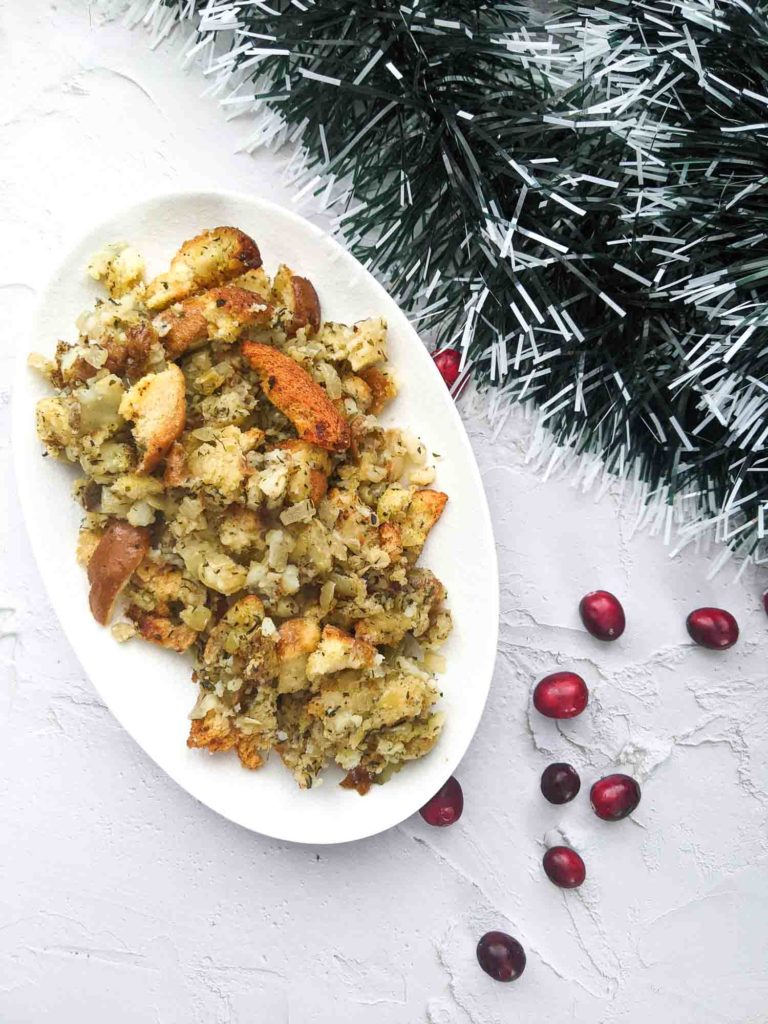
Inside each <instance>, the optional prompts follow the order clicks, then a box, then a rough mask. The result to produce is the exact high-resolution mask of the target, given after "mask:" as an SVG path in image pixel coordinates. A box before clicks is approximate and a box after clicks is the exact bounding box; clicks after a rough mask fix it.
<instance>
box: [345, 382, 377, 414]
mask: <svg viewBox="0 0 768 1024" xmlns="http://www.w3.org/2000/svg"><path fill="white" fill-rule="evenodd" d="M341 388H342V391H343V392H344V394H345V395H348V396H349V397H350V398H351V399H353V400H354V403H355V405H356V406H357V408H358V410H359V411H360V412H368V410H369V409H370V408H371V405H372V404H373V392H372V391H371V389H370V387H369V386H368V384H367V383H366V382H365V381H364V380H363V377H362V374H361V375H360V376H359V377H358V376H357V375H356V374H354V373H348V374H347V375H346V376H345V377H342V378H341Z"/></svg>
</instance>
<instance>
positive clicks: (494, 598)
mask: <svg viewBox="0 0 768 1024" xmlns="http://www.w3.org/2000/svg"><path fill="white" fill-rule="evenodd" d="M193 198H206V199H215V200H219V201H220V200H224V201H226V202H233V203H246V204H249V205H251V206H253V207H256V208H261V209H262V210H266V211H269V212H272V213H275V214H277V215H278V216H280V217H282V218H288V219H289V220H290V221H292V222H293V223H294V224H295V225H296V226H297V228H298V229H299V230H300V231H302V232H307V231H309V232H311V233H312V234H314V235H315V236H317V237H321V238H323V240H324V244H326V245H327V246H329V249H330V250H332V251H335V253H336V254H337V255H338V256H341V257H343V258H344V259H346V260H352V261H353V262H354V264H355V266H356V268H357V270H358V272H362V274H363V275H364V277H365V278H366V281H367V284H368V285H369V286H370V285H373V286H374V289H375V291H376V292H377V293H378V295H379V296H380V297H383V298H384V299H386V300H387V301H389V302H391V303H392V304H393V305H394V306H395V307H396V308H397V310H398V312H399V314H400V316H401V317H402V320H403V325H404V327H405V328H406V333H407V334H408V335H409V337H410V340H411V342H412V343H413V347H414V348H415V349H418V350H420V352H419V355H418V356H416V358H417V359H421V360H422V362H423V363H425V365H426V364H429V365H430V367H431V372H433V373H436V374H438V373H439V371H438V369H437V367H436V366H435V365H434V362H433V360H432V357H431V355H430V354H429V352H428V350H427V348H426V346H425V345H424V343H423V341H422V340H421V337H420V336H419V334H418V331H417V330H416V328H415V327H414V325H413V324H412V323H411V321H410V319H409V317H408V315H407V314H406V313H405V311H404V310H403V309H402V308H401V306H400V305H399V303H398V302H397V301H396V299H395V298H394V297H393V296H392V295H391V294H390V293H389V292H388V291H387V289H386V288H385V287H384V285H383V284H381V282H380V281H378V280H377V279H376V277H375V276H374V275H373V274H372V273H371V272H370V270H368V269H367V268H366V267H365V266H363V264H362V263H361V262H360V261H359V260H358V259H357V257H356V256H354V254H353V253H352V252H350V251H349V250H348V249H347V248H345V247H344V246H343V245H342V244H341V243H340V241H339V240H338V239H337V238H336V237H335V236H333V235H331V234H330V233H329V232H327V231H325V230H324V229H323V228H321V227H319V226H318V225H317V224H314V223H312V221H310V220H308V219H307V218H306V217H304V216H302V215H301V214H300V213H298V212H297V211H295V210H291V209H289V208H288V207H286V206H283V205H281V204H280V203H276V202H274V201H273V200H270V199H265V198H263V197H262V196H258V195H251V194H249V193H247V192H239V191H235V190H230V189H215V188H188V189H172V190H165V191H161V192H150V193H147V194H145V195H144V196H142V197H141V198H137V199H134V200H133V201H131V202H130V203H127V204H124V205H121V206H116V207H115V208H113V209H112V210H111V212H109V213H108V214H107V215H103V214H102V215H101V216H100V217H99V218H98V220H95V221H93V222H88V224H87V225H86V226H85V227H84V228H83V229H82V230H78V231H76V232H75V231H71V232H69V233H68V235H67V236H66V237H65V238H64V239H62V241H61V243H60V244H59V245H58V246H57V248H56V253H57V255H56V257H54V258H53V259H52V260H51V262H50V264H49V266H48V269H47V273H46V274H45V276H44V280H43V282H42V284H41V285H40V287H39V289H38V291H37V295H36V298H35V302H34V304H33V307H32V309H31V311H30V313H29V316H28V322H27V329H26V331H25V332H24V339H25V340H24V344H23V346H19V348H18V349H17V352H16V355H15V366H14V372H13V378H12V397H11V449H12V467H13V475H14V482H15V487H16V493H17V496H18V499H19V505H20V507H21V512H22V519H23V522H24V530H25V532H26V535H27V538H28V540H29V543H30V547H31V549H32V554H33V557H34V559H35V563H36V567H37V570H38V572H39V575H40V579H41V582H42V585H43V589H44V591H45V594H46V597H47V599H48V602H49V604H50V606H51V607H52V609H53V611H54V613H55V615H56V619H57V621H58V625H59V628H60V629H61V632H62V634H63V637H64V639H65V640H66V641H67V643H68V644H69V645H70V647H71V649H72V652H73V654H74V656H75V658H76V659H77V661H78V663H79V664H80V666H81V668H82V670H83V672H84V674H85V676H86V677H87V679H88V681H89V683H90V685H91V686H92V687H93V688H94V690H95V691H96V693H97V694H98V696H99V698H100V699H101V700H102V701H103V702H104V704H105V706H106V707H107V708H108V710H109V712H110V714H111V715H112V717H113V718H114V719H115V720H116V721H117V722H118V723H119V725H120V727H121V728H122V729H123V730H124V731H125V732H126V733H127V734H128V735H129V736H130V737H131V739H132V741H133V742H134V743H136V744H137V746H138V747H139V748H140V749H141V750H142V752H143V754H144V755H145V756H146V757H148V758H149V759H150V760H151V761H152V763H153V764H155V765H156V766H157V767H158V768H159V769H160V770H161V771H162V772H163V773H164V774H165V775H167V776H168V777H169V778H170V779H171V780H172V781H173V782H174V783H175V784H176V785H177V786H179V788H181V789H182V790H184V792H186V793H187V794H188V795H189V796H191V797H192V798H193V799H194V800H196V801H197V803H199V804H202V805H203V806H204V807H206V808H207V809H208V810H209V811H212V812H213V813H215V814H217V815H219V816H221V817H222V818H224V819H226V820H228V821H232V822H233V823H235V824H236V825H238V826H240V827H242V828H244V829H247V830H248V831H249V832H252V833H254V834H256V835H262V836H265V837H266V838H269V839H275V840H279V841H282V842H290V843H294V844H297V845H308V846H331V845H338V844H341V843H347V842H358V841H360V840H364V839H368V838H371V837H372V836H375V835H379V834H382V833H384V832H386V831H388V830H389V829H391V828H394V827H395V826H397V825H399V824H401V823H402V822H403V821H405V820H406V819H407V818H409V817H411V815H413V814H414V813H416V811H417V810H418V807H413V808H411V807H407V808H406V809H405V811H404V813H400V812H398V814H399V816H398V817H397V818H396V820H386V821H384V823H383V824H381V826H378V825H375V826H374V827H371V828H364V829H363V830H361V831H360V832H358V833H356V834H355V835H354V836H351V837H349V836H342V837H339V838H336V837H328V838H325V837H321V838H318V837H312V838H308V839H297V838H295V837H294V836H292V835H285V834H281V832H280V830H279V829H274V828H263V827H259V828H256V827H255V826H254V825H253V824H252V823H250V822H249V821H247V820H245V819H244V818H243V817H242V816H240V815H239V814H238V813H237V808H235V809H233V810H232V811H231V812H230V811H225V810H222V809H220V808H219V807H215V806H212V805H211V804H210V803H208V801H207V800H206V799H204V798H203V797H202V796H199V795H198V794H197V793H195V792H194V791H193V790H192V789H190V787H189V785H188V784H187V783H186V782H185V781H182V779H181V778H180V777H179V776H178V775H177V773H176V772H175V771H174V770H173V769H171V768H170V767H169V766H167V765H166V764H164V763H162V760H159V759H158V758H157V757H156V756H155V754H154V753H150V752H149V751H148V750H147V748H146V747H145V746H144V744H143V743H142V742H141V740H140V739H139V738H138V737H137V735H136V733H135V731H134V729H133V728H132V727H130V726H129V725H127V724H126V723H125V722H124V721H123V718H122V717H121V715H120V714H118V713H117V712H116V711H115V709H114V707H113V706H112V704H111V702H110V700H109V699H108V698H107V697H106V696H105V694H104V693H103V692H102V689H101V687H100V686H99V685H98V683H97V681H96V680H97V678H98V673H96V672H95V671H92V669H91V666H90V665H89V661H90V658H89V656H88V653H87V651H83V652H82V653H81V650H80V647H81V645H79V644H78V645H77V647H76V646H75V644H74V643H73V641H72V640H71V639H70V635H69V630H68V629H67V628H66V626H65V622H66V621H67V620H68V618H69V613H68V611H64V602H61V601H59V599H58V597H57V596H54V595H53V594H52V592H51V590H50V589H49V587H48V583H47V578H46V574H47V569H44V568H43V564H44V561H45V559H44V556H43V552H42V550H41V548H40V544H39V541H38V538H37V535H36V534H33V532H32V530H31V529H30V526H29V521H30V517H29V514H28V513H29V508H30V504H31V502H32V501H33V500H34V494H33V488H32V485H31V479H30V478H29V477H28V475H27V474H26V473H25V471H24V470H23V466H22V460H23V454H22V445H21V441H20V437H21V435H22V432H23V430H24V429H25V427H26V428H27V429H28V424H26V417H27V416H28V415H29V412H30V410H29V408H28V407H27V406H25V404H24V402H23V401H22V399H21V397H20V395H21V393H22V391H23V381H24V375H25V374H26V373H27V372H29V370H28V366H27V356H28V355H29V353H31V352H32V351H33V341H34V335H35V328H36V325H37V322H38V319H39V318H40V316H41V314H42V312H43V309H44V302H45V299H46V296H47V295H48V294H49V293H50V291H51V290H52V289H53V286H54V284H55V282H56V281H57V279H58V278H59V277H60V276H61V273H62V270H63V268H64V266H65V265H66V263H67V262H68V261H69V259H70V258H71V257H72V255H73V253H74V251H75V250H76V249H77V247H78V246H79V245H80V244H82V242H83V241H84V240H85V239H86V238H87V237H88V236H89V235H92V234H95V233H97V232H99V231H106V230H107V229H108V228H109V226H110V225H111V224H112V223H113V222H115V221H117V220H122V219H128V218H130V216H131V214H133V213H138V212H139V211H140V210H142V209H143V208H146V206H147V205H149V204H161V203H170V202H178V201H180V200H182V201H183V200H190V199H193ZM445 409H446V413H447V415H449V416H450V417H451V418H452V419H453V422H454V425H455V426H457V427H458V431H457V434H458V437H459V438H460V444H461V445H462V447H463V448H464V449H465V453H466V455H467V456H468V463H469V465H470V466H471V471H472V478H471V479H470V480H468V481H467V486H469V487H473V488H474V490H475V493H476V507H477V512H478V513H479V515H480V517H481V519H482V526H483V528H482V531H481V532H483V533H485V534H486V535H487V536H488V538H489V540H490V551H489V557H490V566H489V569H490V572H491V577H492V578H491V579H490V580H489V585H488V588H487V591H486V594H487V597H488V598H490V601H491V607H489V608H488V619H489V634H488V639H487V644H484V645H483V646H484V647H486V646H487V652H486V657H487V666H486V667H485V670H484V671H483V672H482V673H478V676H479V677H480V678H481V680H482V683H483V692H482V701H481V702H480V703H479V705H478V709H477V712H476V716H475V721H474V723H473V726H472V730H471V732H470V733H469V734H468V736H467V739H466V742H465V743H464V744H463V745H461V746H460V748H459V749H457V750H455V751H454V752H453V754H452V756H451V757H450V758H449V759H448V761H447V762H446V777H448V776H449V775H452V774H453V773H454V772H455V771H456V768H457V767H458V765H459V764H460V762H461V761H462V759H463V758H464V757H465V755H466V753H467V750H468V749H469V747H470V745H471V743H472V742H473V740H474V738H475V736H476V734H477V730H478V727H479V725H480V722H481V720H482V716H483V714H484V712H485V709H486V707H487V704H488V696H489V694H490V688H491V684H492V680H493V675H494V670H495V664H496V659H497V654H498V637H499V626H500V623H499V617H500V593H499V569H498V554H497V550H496V540H495V535H494V530H493V521H492V518H491V513H490V508H489V505H488V497H487V494H486V491H485V487H484V485H483V479H482V474H481V472H480V467H479V465H478V462H477V458H476V456H475V453H474V449H473V448H472V444H471V442H470V440H469V435H468V433H467V430H466V427H465V426H464V422H463V420H462V418H461V416H460V414H459V411H458V408H457V406H456V403H455V402H454V401H448V402H446V403H445ZM78 614H80V613H78ZM406 767H407V766H406Z"/></svg>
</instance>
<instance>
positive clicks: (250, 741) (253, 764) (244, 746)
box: [235, 733, 265, 771]
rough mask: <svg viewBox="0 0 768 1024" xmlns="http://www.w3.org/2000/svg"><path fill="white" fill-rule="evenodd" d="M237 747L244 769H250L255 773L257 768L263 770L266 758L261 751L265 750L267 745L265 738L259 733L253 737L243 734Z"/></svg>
mask: <svg viewBox="0 0 768 1024" xmlns="http://www.w3.org/2000/svg"><path fill="white" fill-rule="evenodd" d="M235 747H236V748H237V756H238V757H239V758H240V764H241V765H242V766H243V768H250V769H251V770H252V771H253V770H255V769H256V768H261V766H262V765H263V764H264V758H263V757H262V756H261V754H260V753H259V751H260V750H264V749H265V743H264V738H263V737H262V736H260V735H259V734H258V733H255V734H252V735H247V734H245V733H241V734H240V735H239V736H238V737H237V740H236V742H235Z"/></svg>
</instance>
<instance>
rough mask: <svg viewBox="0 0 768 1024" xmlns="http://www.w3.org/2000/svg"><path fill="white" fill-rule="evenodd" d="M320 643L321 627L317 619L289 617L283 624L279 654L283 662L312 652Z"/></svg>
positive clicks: (279, 640)
mask: <svg viewBox="0 0 768 1024" xmlns="http://www.w3.org/2000/svg"><path fill="white" fill-rule="evenodd" d="M319 643H320V627H319V626H318V624H317V622H316V621H315V619H287V620H286V621H285V622H284V623H283V624H282V625H281V626H280V631H279V636H278V641H277V656H278V658H279V659H280V661H281V662H286V661H292V660H293V659H294V658H298V657H300V656H301V655H302V654H311V653H312V651H314V649H315V648H316V647H317V645H318V644H319Z"/></svg>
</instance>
